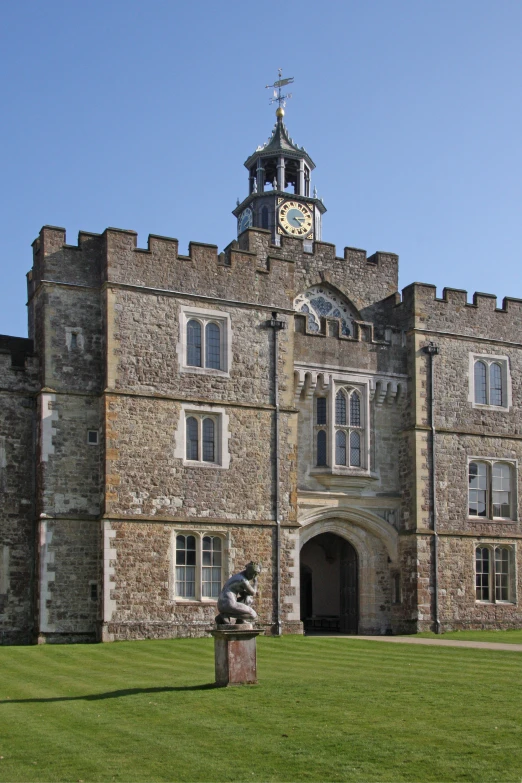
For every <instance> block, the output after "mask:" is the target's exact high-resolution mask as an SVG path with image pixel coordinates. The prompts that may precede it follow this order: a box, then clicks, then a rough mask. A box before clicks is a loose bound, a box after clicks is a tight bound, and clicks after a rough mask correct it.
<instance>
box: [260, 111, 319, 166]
mask: <svg viewBox="0 0 522 783" xmlns="http://www.w3.org/2000/svg"><path fill="white" fill-rule="evenodd" d="M281 152H282V153H284V154H285V155H286V156H287V157H290V158H304V159H305V160H306V162H307V163H308V165H309V166H310V168H311V169H315V163H314V162H313V160H312V158H311V157H310V155H309V154H308V153H307V151H306V150H305V148H304V147H299V145H298V144H296V143H295V141H294V140H293V139H292V138H290V134H289V133H288V128H287V127H286V125H285V124H284V122H283V120H282V118H278V120H277V122H276V124H275V125H274V129H273V131H272V135H271V136H270V138H269V139H268V141H267V142H265V144H262V145H261V146H259V147H258V148H257V149H256V151H255V152H254V153H253V154H252V155H250V157H249V158H248V159H247V160H246V161H245V166H246V167H247V168H250V166H251V165H252V163H254V161H255V160H257V158H267V157H270V156H271V155H275V154H277V153H281Z"/></svg>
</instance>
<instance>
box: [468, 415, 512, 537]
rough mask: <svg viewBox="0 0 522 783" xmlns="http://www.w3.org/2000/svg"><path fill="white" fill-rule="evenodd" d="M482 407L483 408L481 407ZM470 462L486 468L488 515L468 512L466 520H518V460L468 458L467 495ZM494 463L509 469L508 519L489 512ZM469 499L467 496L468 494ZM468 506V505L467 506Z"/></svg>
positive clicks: (504, 521)
mask: <svg viewBox="0 0 522 783" xmlns="http://www.w3.org/2000/svg"><path fill="white" fill-rule="evenodd" d="M482 407H484V406H482ZM471 462H482V463H485V464H486V465H487V466H488V476H487V481H488V487H487V501H486V502H487V506H488V514H487V516H485V517H479V516H471V515H470V514H469V510H468V519H472V520H474V521H476V522H493V521H494V522H501V523H503V524H504V523H506V524H510V523H514V522H517V520H518V493H517V486H518V460H517V459H503V458H502V457H468V464H467V472H466V476H467V477H468V479H467V480H468V493H469V466H470V463H471ZM495 462H501V463H502V464H504V465H509V467H510V468H511V479H512V481H511V490H510V491H511V516H510V517H493V516H492V515H491V514H490V513H489V511H490V510H492V499H491V497H492V478H491V468H492V466H493V463H495ZM468 497H469V494H468ZM468 505H469V504H468Z"/></svg>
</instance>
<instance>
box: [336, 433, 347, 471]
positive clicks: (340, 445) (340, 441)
mask: <svg viewBox="0 0 522 783" xmlns="http://www.w3.org/2000/svg"><path fill="white" fill-rule="evenodd" d="M335 463H336V465H346V433H345V432H344V431H343V430H338V431H337V432H336V433H335Z"/></svg>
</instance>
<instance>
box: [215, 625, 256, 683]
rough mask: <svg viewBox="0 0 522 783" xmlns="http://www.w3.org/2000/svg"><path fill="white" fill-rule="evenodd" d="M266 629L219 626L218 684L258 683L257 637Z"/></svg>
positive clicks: (216, 649) (217, 630) (216, 658)
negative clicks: (256, 629)
mask: <svg viewBox="0 0 522 783" xmlns="http://www.w3.org/2000/svg"><path fill="white" fill-rule="evenodd" d="M262 633H264V631H255V630H254V629H253V628H252V627H245V625H228V626H218V627H217V628H216V629H215V630H213V631H211V634H212V636H213V637H214V658H215V665H216V685H218V686H219V687H225V686H226V685H254V684H255V683H257V660H256V639H257V637H258V636H259V635H260V634H262Z"/></svg>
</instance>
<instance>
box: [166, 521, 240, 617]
mask: <svg viewBox="0 0 522 783" xmlns="http://www.w3.org/2000/svg"><path fill="white" fill-rule="evenodd" d="M177 536H194V538H195V539H196V578H195V584H196V595H195V596H194V597H189V598H186V597H185V596H182V595H178V594H177V593H176V537H177ZM205 536H212V537H215V538H219V539H221V587H223V584H224V582H225V574H228V549H229V543H230V542H229V540H228V538H229V536H228V535H227V533H226V532H225V531H224V530H199V529H192V528H190V529H188V528H187V529H176V530H173V531H172V535H171V541H170V569H169V596H170V600H171V601H175V602H176V603H184V604H193V603H201V604H210V605H215V604H216V603H217V599H216V598H209V597H207V596H204V595H203V539H204V538H205Z"/></svg>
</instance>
